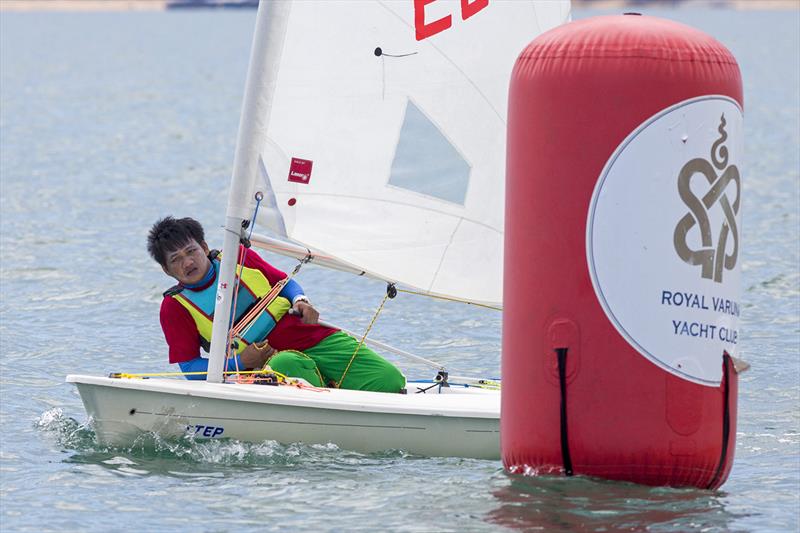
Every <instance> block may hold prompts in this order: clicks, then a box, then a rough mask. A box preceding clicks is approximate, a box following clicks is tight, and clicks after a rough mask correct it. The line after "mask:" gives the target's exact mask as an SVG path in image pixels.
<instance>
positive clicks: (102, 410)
mask: <svg viewBox="0 0 800 533" xmlns="http://www.w3.org/2000/svg"><path fill="white" fill-rule="evenodd" d="M67 382H68V383H74V384H75V385H76V386H77V388H78V392H79V393H80V396H81V399H82V400H83V404H84V406H85V408H86V412H87V413H88V414H89V416H90V417H91V418H92V421H93V425H94V429H95V432H96V434H97V438H98V440H99V441H100V442H102V443H106V444H112V445H126V444H127V445H129V444H130V443H132V442H133V440H134V439H135V438H136V437H137V436H139V435H141V434H142V433H146V432H153V433H157V434H158V435H160V436H162V437H165V438H180V437H182V436H184V435H187V434H193V435H194V436H195V438H198V439H207V438H232V439H238V440H242V441H247V442H263V441H266V440H275V441H278V442H281V443H284V444H288V443H292V442H303V443H307V444H324V443H334V444H336V445H337V446H339V447H340V448H343V449H348V450H354V451H359V452H377V451H381V450H389V449H400V450H404V451H407V452H411V453H414V454H419V455H425V456H430V457H472V458H479V459H499V457H500V428H499V422H500V393H499V392H498V391H489V390H484V389H479V388H474V387H469V388H465V387H451V388H441V389H440V388H439V387H438V386H437V387H434V388H433V389H431V390H430V391H428V392H427V393H424V394H423V393H417V391H418V388H420V387H424V386H430V385H431V384H430V383H427V384H418V385H415V384H414V383H409V385H408V394H387V393H377V392H363V391H350V390H336V389H323V390H315V389H312V390H309V389H299V388H296V387H288V386H280V387H276V386H269V385H242V384H220V383H208V382H205V381H188V380H173V379H135V380H132V379H116V378H107V377H98V376H84V375H69V376H67ZM439 390H441V391H442V392H441V393H439V392H437V391H439Z"/></svg>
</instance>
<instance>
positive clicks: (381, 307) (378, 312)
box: [334, 291, 389, 389]
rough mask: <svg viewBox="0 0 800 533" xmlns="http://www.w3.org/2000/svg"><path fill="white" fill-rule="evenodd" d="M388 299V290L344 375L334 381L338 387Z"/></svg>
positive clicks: (338, 387) (340, 386)
mask: <svg viewBox="0 0 800 533" xmlns="http://www.w3.org/2000/svg"><path fill="white" fill-rule="evenodd" d="M388 299H389V291H386V294H384V295H383V300H381V305H379V306H378V310H377V311H375V315H374V316H373V317H372V322H370V323H369V326H367V330H366V331H365V332H364V336H363V337H361V342H359V343H358V346H356V350H355V351H354V352H353V356H352V357H350V361H348V363H347V368H345V369H344V372H342V377H340V378H339V381H338V382H335V383H334V384H335V385H336V388H337V389H340V388H342V383H343V382H344V377H345V376H346V375H347V371H348V370H350V365H352V364H353V360H355V358H356V355H357V354H358V351H359V350H360V349H361V347H362V346H363V345H364V341H365V340H367V335H369V331H370V330H371V329H372V326H374V325H375V321H376V320H378V315H380V314H381V311H382V310H383V305H384V304H385V303H386V300H388Z"/></svg>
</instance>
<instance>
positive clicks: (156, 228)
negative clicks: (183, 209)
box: [147, 216, 206, 267]
mask: <svg viewBox="0 0 800 533" xmlns="http://www.w3.org/2000/svg"><path fill="white" fill-rule="evenodd" d="M192 239H194V240H195V241H197V242H198V243H203V242H205V240H206V239H205V234H204V232H203V226H201V225H200V223H199V222H198V221H196V220H195V219H193V218H189V217H186V218H178V219H176V218H174V217H170V216H167V217H164V218H162V219H161V220H159V221H158V222H156V223H155V224H153V227H152V228H150V233H149V234H148V235H147V251H148V252H149V253H150V257H152V258H153V259H155V260H156V261H158V264H160V265H161V266H162V267H163V266H166V264H167V254H168V253H169V252H173V251H175V250H177V249H178V248H180V247H181V246H186V245H187V244H188V243H189V241H190V240H192Z"/></svg>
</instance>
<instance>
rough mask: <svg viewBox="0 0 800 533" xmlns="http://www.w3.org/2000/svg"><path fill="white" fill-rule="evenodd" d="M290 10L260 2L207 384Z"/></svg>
mask: <svg viewBox="0 0 800 533" xmlns="http://www.w3.org/2000/svg"><path fill="white" fill-rule="evenodd" d="M290 9H291V2H290V0H261V2H260V3H259V6H258V15H257V16H256V28H255V33H254V35H253V45H252V49H251V52H250V67H249V69H248V72H247V82H246V83H245V95H244V103H243V105H242V115H241V119H240V120H239V134H238V137H237V140H236V155H235V157H234V162H233V175H232V177H231V188H230V191H229V193H228V208H227V211H226V215H225V226H224V240H223V244H222V249H223V251H224V252H225V253H224V254H223V256H222V264H221V265H220V272H219V276H218V280H217V301H216V306H215V307H214V323H213V327H212V330H211V350H210V355H209V364H208V376H207V377H208V381H209V382H214V383H221V382H222V372H223V369H224V365H225V351H226V346H225V344H226V342H227V338H228V325H229V323H230V315H231V302H232V296H233V280H234V274H235V269H236V258H237V256H238V249H239V239H240V236H241V233H242V221H244V220H248V219H249V218H250V217H251V216H252V212H253V195H254V194H255V182H256V179H257V176H258V158H259V153H260V150H261V147H263V146H264V144H265V142H266V136H267V126H268V124H269V117H270V113H271V111H272V100H273V95H274V93H275V82H276V72H277V66H278V63H279V60H280V56H281V52H282V48H283V40H284V36H285V34H286V26H287V21H288V17H289V11H290ZM251 223H255V221H251Z"/></svg>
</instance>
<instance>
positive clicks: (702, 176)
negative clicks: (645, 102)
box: [586, 96, 742, 386]
mask: <svg viewBox="0 0 800 533" xmlns="http://www.w3.org/2000/svg"><path fill="white" fill-rule="evenodd" d="M741 161H742V111H741V109H740V107H739V105H738V104H737V103H736V101H734V100H732V99H730V98H728V97H724V96H704V97H700V98H694V99H691V100H687V101H685V102H681V103H680V104H676V105H675V106H672V107H670V108H668V109H666V110H664V111H662V112H660V113H659V114H657V115H656V116H654V117H651V118H650V119H648V120H647V121H645V123H643V124H642V125H641V126H639V127H638V128H637V129H636V130H635V131H634V132H633V133H631V134H630V135H629V136H628V138H627V139H625V141H624V142H623V143H622V144H621V145H620V146H619V148H617V150H616V151H615V152H614V154H613V155H612V156H611V158H610V159H609V161H608V163H606V166H605V168H604V169H603V172H602V174H601V175H600V179H599V180H598V182H597V185H596V186H595V190H594V194H593V196H592V202H591V205H590V207H589V214H588V220H587V229H586V248H587V249H586V252H587V253H586V256H587V258H588V262H589V265H588V266H589V272H590V275H591V279H592V284H593V286H594V289H595V292H596V294H597V297H598V299H599V301H600V303H601V305H602V306H603V309H604V310H605V312H606V314H607V315H608V317H609V319H610V320H611V322H612V323H613V324H614V326H615V327H616V329H617V330H618V331H619V332H620V333H621V334H622V335H623V337H625V339H626V340H627V341H628V342H629V343H630V344H631V345H632V346H633V347H634V348H635V349H636V350H637V351H638V352H639V353H641V354H642V355H644V356H645V357H647V358H648V359H649V360H650V361H652V362H653V363H655V364H657V365H659V366H661V367H662V368H664V369H666V370H667V371H669V372H671V373H673V374H675V375H678V376H680V377H682V378H684V379H687V380H690V381H693V382H696V383H701V384H704V385H712V386H715V385H718V384H719V383H720V381H721V379H722V355H723V352H727V353H728V354H730V355H731V356H736V354H737V352H738V350H737V343H738V341H739V311H740V304H739V291H740V287H739V270H740V268H739V265H740V263H741V262H740V260H739V257H740V255H741V253H740V246H741V233H740V227H741V226H740V221H741V214H740V213H741V195H742V182H741V176H740V171H739V169H740V168H741Z"/></svg>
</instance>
